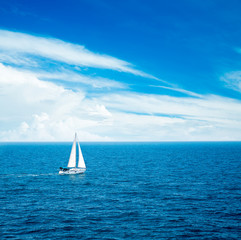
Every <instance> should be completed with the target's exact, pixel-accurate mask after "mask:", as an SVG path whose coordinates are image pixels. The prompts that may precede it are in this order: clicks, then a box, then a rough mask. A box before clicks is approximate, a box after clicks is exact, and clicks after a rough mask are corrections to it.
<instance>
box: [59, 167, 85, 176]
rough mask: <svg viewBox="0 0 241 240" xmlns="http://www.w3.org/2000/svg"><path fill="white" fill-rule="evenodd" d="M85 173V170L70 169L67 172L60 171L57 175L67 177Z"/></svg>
mask: <svg viewBox="0 0 241 240" xmlns="http://www.w3.org/2000/svg"><path fill="white" fill-rule="evenodd" d="M85 171H86V169H85V168H70V169H67V170H60V171H59V174H60V175H69V174H81V173H84V172H85Z"/></svg>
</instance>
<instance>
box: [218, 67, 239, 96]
mask: <svg viewBox="0 0 241 240" xmlns="http://www.w3.org/2000/svg"><path fill="white" fill-rule="evenodd" d="M221 80H222V81H224V82H225V83H226V86H227V87H229V88H231V89H233V90H235V91H238V92H241V71H233V72H229V73H226V74H225V75H224V76H222V77H221Z"/></svg>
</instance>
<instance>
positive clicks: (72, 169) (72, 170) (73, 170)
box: [59, 133, 86, 175]
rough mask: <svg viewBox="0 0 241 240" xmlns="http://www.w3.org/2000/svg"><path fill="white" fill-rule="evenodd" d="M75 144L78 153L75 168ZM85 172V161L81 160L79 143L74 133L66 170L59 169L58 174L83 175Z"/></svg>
mask: <svg viewBox="0 0 241 240" xmlns="http://www.w3.org/2000/svg"><path fill="white" fill-rule="evenodd" d="M76 143H77V144H78V152H79V162H78V166H77V167H76ZM85 170H86V166H85V161H84V158H83V154H82V151H81V149H80V145H79V141H77V134H76V133H75V137H74V142H73V145H72V149H71V153H70V157H69V163H68V166H67V168H62V167H61V168H60V170H59V174H61V175H64V174H80V173H84V172H85Z"/></svg>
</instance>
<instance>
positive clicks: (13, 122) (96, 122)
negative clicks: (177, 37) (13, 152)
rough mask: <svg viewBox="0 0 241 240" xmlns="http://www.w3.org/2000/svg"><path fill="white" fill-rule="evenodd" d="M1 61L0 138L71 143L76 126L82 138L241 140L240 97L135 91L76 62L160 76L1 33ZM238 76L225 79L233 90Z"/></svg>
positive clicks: (53, 42)
mask: <svg viewBox="0 0 241 240" xmlns="http://www.w3.org/2000/svg"><path fill="white" fill-rule="evenodd" d="M0 60H1V63H0V108H1V112H0V141H69V140H72V138H73V134H74V132H75V131H77V132H78V135H79V138H80V140H81V141H207V140H208V141H217V140H218V141H219V140H224V141H225V140H241V125H240V121H241V112H240V109H241V102H240V101H239V100H235V99H231V98H226V97H222V96H217V95H202V94H197V93H195V92H193V91H188V90H185V89H181V88H178V87H170V86H171V85H169V86H156V87H161V88H164V89H168V90H172V91H174V92H180V93H183V94H184V96H182V97H177V96H170V95H169V96H168V95H163V94H151V93H143V92H142V93H141V92H137V91H133V90H132V89H131V88H130V86H128V84H126V83H125V82H124V81H120V80H116V79H109V78H107V77H106V76H101V75H98V74H96V75H94V76H90V75H87V74H86V73H85V72H84V71H81V70H79V69H78V67H80V68H82V67H83V66H85V67H90V68H94V69H95V68H96V69H98V68H99V69H108V70H112V71H115V72H117V73H118V72H126V73H129V74H130V75H132V76H139V77H142V78H144V77H145V78H147V79H152V80H153V79H154V80H155V77H153V76H152V75H149V74H147V73H144V72H142V71H139V70H135V69H134V68H133V66H132V65H131V64H130V63H128V62H125V61H122V60H119V59H117V58H114V57H111V56H107V55H104V54H96V53H93V52H91V51H89V50H87V49H86V48H84V47H83V46H80V45H77V44H72V43H67V42H64V41H62V40H58V39H53V38H45V37H38V36H32V35H29V34H24V33H17V32H10V31H5V30H0ZM50 60H51V64H52V65H51V66H50V65H48V64H46V62H48V63H49V61H50ZM63 63H64V64H65V65H64V66H63ZM76 67H77V69H76ZM53 68H54V71H53ZM239 78H240V74H237V73H236V74H235V76H231V75H226V76H225V79H226V82H228V83H229V84H230V85H231V82H232V81H231V80H230V79H235V81H234V82H233V83H232V86H234V87H233V88H235V89H240V86H239V83H240V79H239ZM63 82H64V83H68V84H67V85H66V84H62V83H63ZM77 83H78V84H77ZM76 84H77V85H76ZM79 84H80V85H79Z"/></svg>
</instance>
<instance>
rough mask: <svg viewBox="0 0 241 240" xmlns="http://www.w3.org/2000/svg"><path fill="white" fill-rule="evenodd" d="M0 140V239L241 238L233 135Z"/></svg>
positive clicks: (239, 151)
mask: <svg viewBox="0 0 241 240" xmlns="http://www.w3.org/2000/svg"><path fill="white" fill-rule="evenodd" d="M71 144H72V143H0V239H54V240H55V239H91V240H92V239H109V240H115V239H116V240H117V239H135V240H142V239H147V240H151V239H185V240H186V239H218V240H219V239H225V240H226V239H241V142H158V143H156V142H154V143H153V142H152V143H81V144H80V145H81V148H82V152H83V155H84V159H85V162H86V166H87V170H86V172H85V173H84V174H80V175H59V174H58V170H59V167H66V166H67V162H68V158H69V154H70V150H71Z"/></svg>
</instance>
